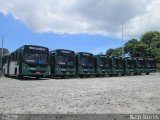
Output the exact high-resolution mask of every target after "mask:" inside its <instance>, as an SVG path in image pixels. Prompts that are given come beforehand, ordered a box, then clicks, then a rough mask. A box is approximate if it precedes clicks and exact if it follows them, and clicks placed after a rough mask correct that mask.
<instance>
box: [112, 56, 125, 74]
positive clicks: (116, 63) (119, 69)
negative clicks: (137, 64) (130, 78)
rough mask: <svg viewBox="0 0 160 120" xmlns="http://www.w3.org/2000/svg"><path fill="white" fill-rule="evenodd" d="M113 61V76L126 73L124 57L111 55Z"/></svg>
mask: <svg viewBox="0 0 160 120" xmlns="http://www.w3.org/2000/svg"><path fill="white" fill-rule="evenodd" d="M110 59H111V62H112V66H111V69H112V75H113V76H118V75H122V76H124V75H125V72H124V64H123V59H122V57H114V56H113V57H111V58H110Z"/></svg>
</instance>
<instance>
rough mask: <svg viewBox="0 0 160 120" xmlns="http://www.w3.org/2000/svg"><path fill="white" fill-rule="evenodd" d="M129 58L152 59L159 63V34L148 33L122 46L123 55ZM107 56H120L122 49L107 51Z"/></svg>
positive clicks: (154, 32) (156, 32)
mask: <svg viewBox="0 0 160 120" xmlns="http://www.w3.org/2000/svg"><path fill="white" fill-rule="evenodd" d="M123 54H125V55H127V56H130V57H153V58H156V60H157V61H158V62H160V32H158V31H148V32H145V33H144V34H142V35H141V37H140V39H139V40H138V39H131V40H128V42H126V43H125V44H124V53H123ZM106 55H108V56H121V55H122V47H119V48H114V49H112V48H111V49H108V50H107V51H106Z"/></svg>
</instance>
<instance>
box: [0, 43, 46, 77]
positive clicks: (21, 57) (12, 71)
mask: <svg viewBox="0 0 160 120" xmlns="http://www.w3.org/2000/svg"><path fill="white" fill-rule="evenodd" d="M3 74H4V75H14V76H16V77H17V78H22V77H23V76H33V77H36V78H37V79H39V78H40V77H46V76H48V75H49V50H48V48H46V47H42V46H36V45H24V46H22V47H20V48H19V49H17V50H16V51H14V52H12V53H10V54H8V55H6V56H4V57H3Z"/></svg>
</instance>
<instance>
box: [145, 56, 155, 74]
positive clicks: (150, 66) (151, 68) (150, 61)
mask: <svg viewBox="0 0 160 120" xmlns="http://www.w3.org/2000/svg"><path fill="white" fill-rule="evenodd" d="M145 66H146V74H147V75H149V73H154V72H156V68H157V65H156V59H154V58H145Z"/></svg>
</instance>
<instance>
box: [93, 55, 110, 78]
mask: <svg viewBox="0 0 160 120" xmlns="http://www.w3.org/2000/svg"><path fill="white" fill-rule="evenodd" d="M94 62H95V75H96V76H97V77H98V76H105V75H110V74H111V69H110V64H109V58H108V57H107V56H106V55H95V60H94Z"/></svg>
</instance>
